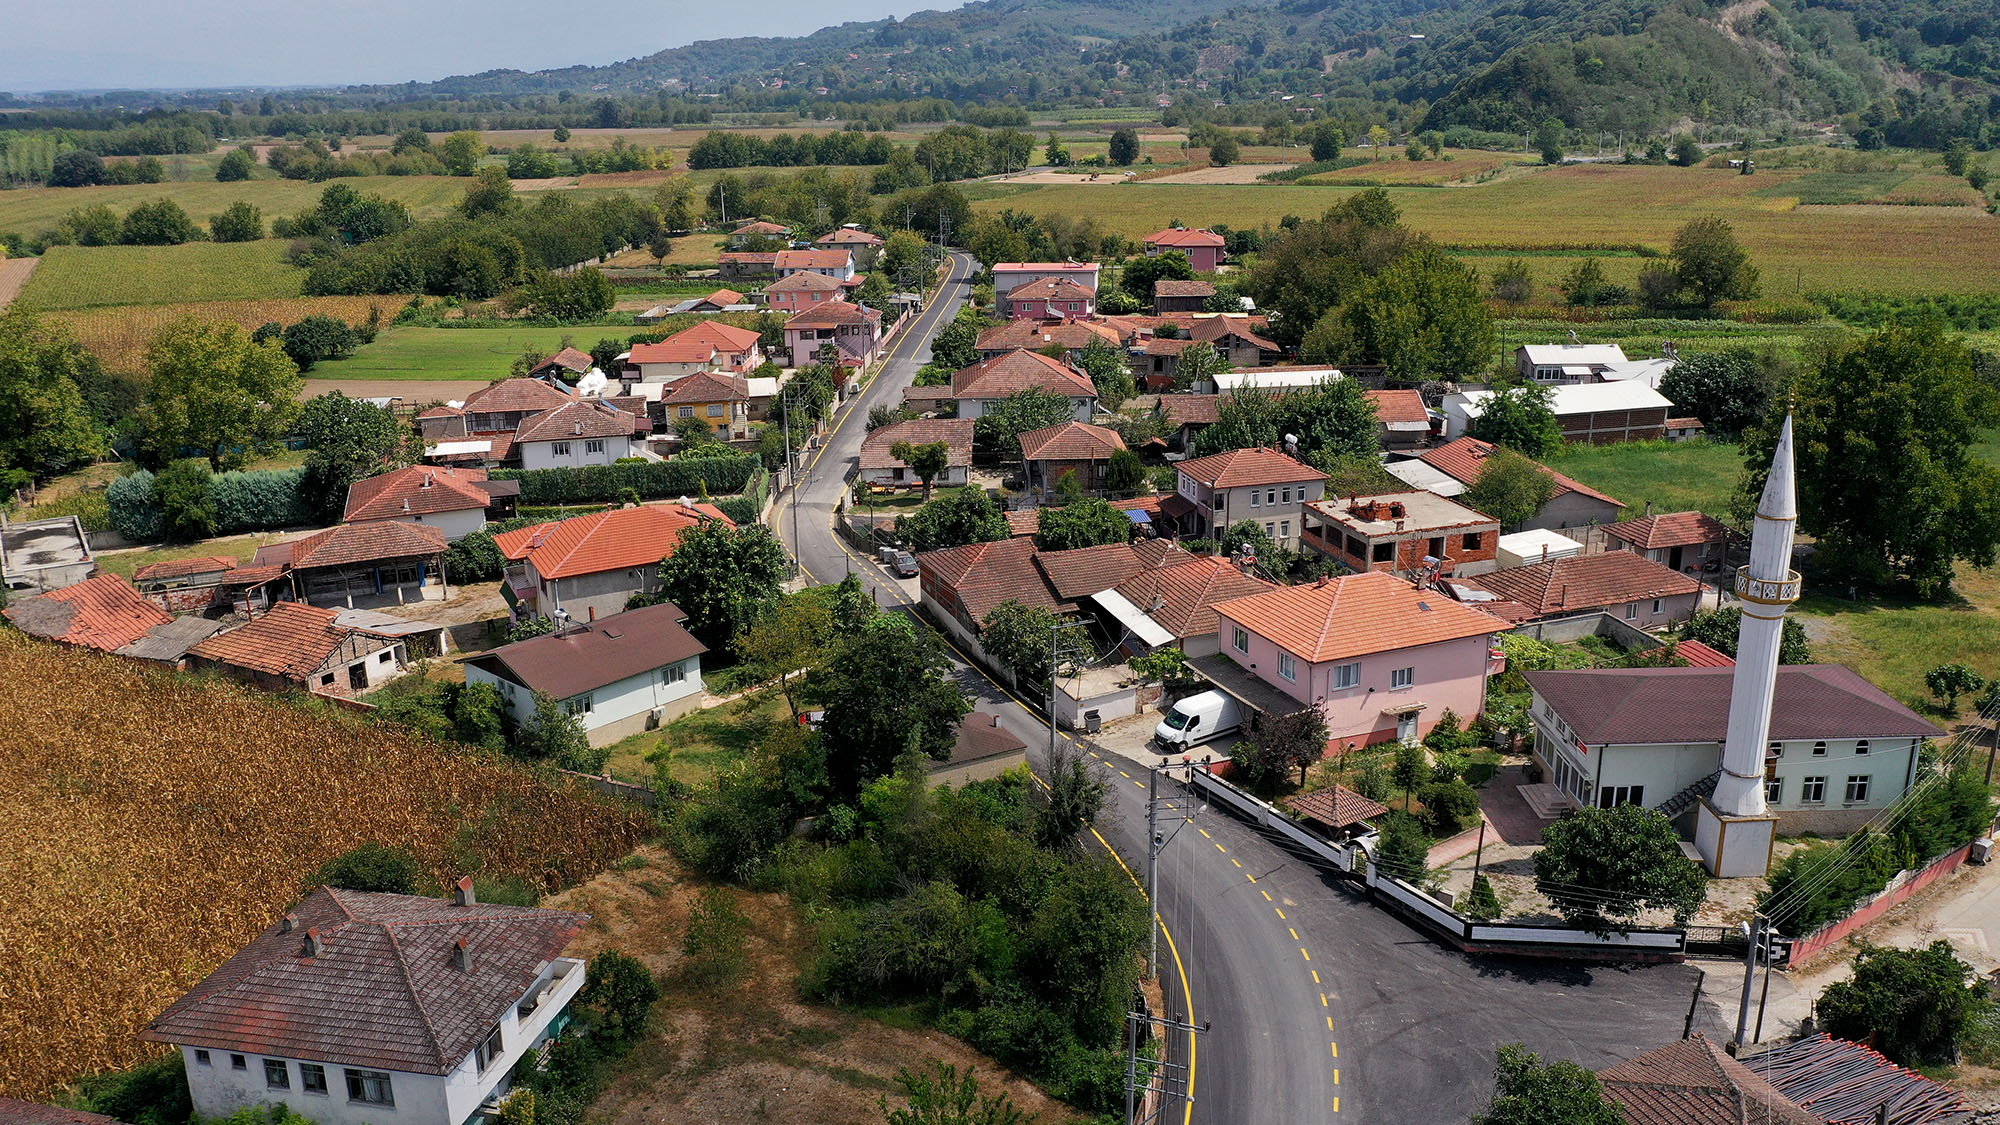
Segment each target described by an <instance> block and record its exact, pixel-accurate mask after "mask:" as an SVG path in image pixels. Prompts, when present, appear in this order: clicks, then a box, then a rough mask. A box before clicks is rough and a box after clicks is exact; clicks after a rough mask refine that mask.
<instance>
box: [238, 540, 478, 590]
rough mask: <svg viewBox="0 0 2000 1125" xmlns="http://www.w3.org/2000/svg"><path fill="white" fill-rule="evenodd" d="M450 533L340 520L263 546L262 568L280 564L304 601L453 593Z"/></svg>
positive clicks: (256, 560) (288, 583)
mask: <svg viewBox="0 0 2000 1125" xmlns="http://www.w3.org/2000/svg"><path fill="white" fill-rule="evenodd" d="M449 545H450V544H449V543H448V542H447V541H446V540H445V537H444V532H442V531H440V530H438V529H437V528H435V527H429V526H426V525H422V524H413V523H398V522H396V521H394V520H383V521H378V522H374V523H343V524H335V525H334V526H332V527H329V528H327V529H326V530H325V531H321V532H316V533H314V534H312V535H308V536H306V537H305V538H303V539H294V540H292V541H290V542H287V543H271V544H268V545H266V546H263V547H259V548H257V554H256V556H255V557H254V558H253V559H252V560H251V561H252V564H253V565H254V566H257V567H270V566H275V567H280V568H282V572H283V579H284V581H283V585H284V586H285V587H286V588H287V589H288V590H289V592H290V593H291V595H292V596H293V597H295V598H297V599H299V600H300V601H304V602H308V603H311V604H314V605H320V604H328V603H332V604H338V605H342V606H344V607H346V608H348V609H353V608H355V604H354V603H355V601H356V599H359V600H361V601H363V602H371V603H374V604H377V605H386V604H390V603H394V604H396V605H403V604H406V603H408V602H413V601H443V600H448V599H449V598H450V597H451V585H450V583H448V582H446V581H445V577H444V552H445V548H446V547H448V546H449Z"/></svg>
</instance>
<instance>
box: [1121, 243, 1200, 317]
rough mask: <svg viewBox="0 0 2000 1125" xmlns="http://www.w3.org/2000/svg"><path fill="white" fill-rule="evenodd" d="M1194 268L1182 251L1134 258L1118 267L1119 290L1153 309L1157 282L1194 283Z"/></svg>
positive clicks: (1169, 251) (1170, 251)
mask: <svg viewBox="0 0 2000 1125" xmlns="http://www.w3.org/2000/svg"><path fill="white" fill-rule="evenodd" d="M1193 280H1194V266H1193V265H1191V264H1189V262H1188V256H1187V254H1186V253H1184V252H1183V251H1180V250H1168V251H1166V252H1164V253H1160V254H1152V255H1148V256H1147V257H1143V258H1133V259H1131V260H1130V261H1128V262H1126V263H1125V264H1124V265H1122V266H1119V267H1118V288H1120V289H1123V290H1124V291H1125V292H1127V293H1130V294H1131V295H1132V296H1133V297H1134V298H1136V299H1137V300H1138V302H1139V303H1140V304H1141V305H1144V306H1147V307H1151V306H1152V303H1153V283H1154V282H1156V281H1193Z"/></svg>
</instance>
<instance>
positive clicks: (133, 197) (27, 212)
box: [0, 176, 468, 236]
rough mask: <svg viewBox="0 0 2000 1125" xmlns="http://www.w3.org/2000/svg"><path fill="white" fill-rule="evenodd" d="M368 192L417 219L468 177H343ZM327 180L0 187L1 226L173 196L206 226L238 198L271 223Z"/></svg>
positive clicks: (24, 228)
mask: <svg viewBox="0 0 2000 1125" xmlns="http://www.w3.org/2000/svg"><path fill="white" fill-rule="evenodd" d="M339 182H340V183H343V184H347V185H349V186H350V187H352V188H354V190H356V191H358V192H361V193H363V194H364V195H367V194H373V195H380V196H384V197H386V198H389V199H397V200H401V201H402V202H404V203H407V204H409V205H410V210H411V211H413V212H414V213H415V214H416V216H417V218H419V219H425V218H431V217H433V216H436V215H440V214H443V213H444V212H445V211H446V210H447V209H449V208H450V207H451V206H452V205H453V204H455V203H457V202H458V200H459V197H460V196H463V195H464V194H465V188H466V185H467V183H468V181H466V180H462V179H455V178H453V177H450V176H359V177H355V178H354V179H347V180H341V181H339ZM326 186H327V185H325V184H315V183H308V182H307V181H305V180H243V181H240V182H237V183H229V184H222V183H216V182H215V181H213V180H193V181H189V182H187V183H164V184H131V185H127V186H122V187H87V188H22V189H20V190H18V191H0V231H19V232H20V233H22V234H24V235H30V236H32V235H34V234H36V233H38V232H40V231H44V230H48V229H50V228H52V227H54V226H55V225H56V221H57V220H59V219H61V218H62V217H63V216H64V215H67V214H69V213H70V212H71V211H74V210H76V209H77V208H79V207H91V206H95V205H97V204H100V203H101V204H104V205H105V206H108V207H110V208H111V209H112V210H113V211H116V212H118V213H119V214H120V215H123V214H125V212H127V211H130V210H131V209H132V208H134V207H137V206H138V205H139V204H141V203H150V202H152V201H153V200H155V199H161V198H166V199H171V200H173V201H174V202H176V203H178V204H180V205H181V207H182V209H184V210H185V211H187V213H188V214H189V215H191V216H193V218H194V221H195V222H197V223H201V224H203V225H206V224H207V223H208V220H209V217H210V216H212V215H219V214H221V213H222V212H223V211H224V210H225V209H227V208H228V206H229V205H230V204H232V203H235V202H236V201H237V200H247V201H248V202H250V203H254V204H256V205H257V206H258V207H259V208H261V209H262V210H263V212H264V220H265V221H266V222H269V221H270V220H272V219H275V218H277V217H278V216H280V215H295V214H298V213H299V212H300V211H303V210H305V209H306V208H308V207H311V206H312V205H313V204H314V203H316V202H318V200H319V196H320V193H321V192H323V191H325V190H326Z"/></svg>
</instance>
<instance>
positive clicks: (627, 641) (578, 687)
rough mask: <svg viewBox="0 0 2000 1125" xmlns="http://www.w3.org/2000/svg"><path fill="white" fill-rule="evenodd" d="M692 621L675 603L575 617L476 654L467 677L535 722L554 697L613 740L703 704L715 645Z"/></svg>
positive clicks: (593, 737) (599, 742)
mask: <svg viewBox="0 0 2000 1125" xmlns="http://www.w3.org/2000/svg"><path fill="white" fill-rule="evenodd" d="M686 626H687V614H685V613H683V612H682V611H681V609H680V607H679V606H676V605H674V604H673V603H672V602H661V603H659V604H657V605H649V606H644V607H642V608H640V609H628V610H626V611H625V612H623V613H614V614H611V615H610V616H607V617H600V618H598V619H597V620H595V621H590V622H570V623H567V624H565V625H563V626H562V627H561V628H559V629H557V630H556V631H555V632H553V633H546V634H544V635H542V636H539V637H531V638H529V639H527V640H525V641H515V642H514V643H512V644H507V645H501V646H500V647H499V648H496V649H493V650H491V651H489V652H483V653H480V654H479V655H477V656H474V657H472V658H470V659H468V660H467V661H466V662H465V682H466V683H469V684H492V685H493V687H494V690H496V691H498V692H499V693H500V697H501V699H503V700H505V701H506V705H507V713H508V714H509V715H512V716H513V718H514V721H515V722H517V723H523V724H526V723H533V722H534V721H535V697H536V696H537V695H542V696H547V697H548V698H549V699H551V700H554V701H555V703H556V704H557V705H558V706H560V707H561V708H562V709H563V712H564V713H565V714H567V715H571V716H574V717H575V718H576V720H577V722H578V723H580V724H582V726H583V729H584V730H585V731H586V732H587V733H588V734H589V736H590V744H591V745H592V746H605V745H608V744H610V743H613V742H616V741H618V740H619V739H621V738H624V737H626V736H628V735H633V734H638V733H639V732H641V731H648V730H653V729H654V728H656V727H658V726H660V725H661V724H662V723H666V722H670V721H672V720H673V719H675V718H677V717H679V716H681V715H684V714H686V713H688V712H689V711H692V710H694V709H695V708H696V707H699V706H700V705H701V700H702V697H703V694H704V692H703V687H702V680H701V654H702V653H704V652H707V651H708V647H707V646H706V645H704V644H702V643H701V642H700V641H698V640H695V639H694V636H693V634H691V633H689V632H688V631H687V628H686Z"/></svg>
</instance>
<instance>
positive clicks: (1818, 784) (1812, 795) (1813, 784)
mask: <svg viewBox="0 0 2000 1125" xmlns="http://www.w3.org/2000/svg"><path fill="white" fill-rule="evenodd" d="M1825 802H1826V779H1825V778H1823V777H1808V778H1806V779H1805V780H1804V781H1802V782H1800V784H1799V803H1800V804H1802V805H1818V804H1824V803H1825Z"/></svg>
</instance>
